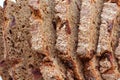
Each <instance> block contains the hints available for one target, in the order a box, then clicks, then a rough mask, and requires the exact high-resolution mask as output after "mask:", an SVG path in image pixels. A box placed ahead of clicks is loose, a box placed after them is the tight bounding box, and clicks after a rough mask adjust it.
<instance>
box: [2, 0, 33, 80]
mask: <svg viewBox="0 0 120 80" xmlns="http://www.w3.org/2000/svg"><path fill="white" fill-rule="evenodd" d="M21 3H22V4H21ZM4 9H5V12H4V16H5V24H4V25H5V26H4V30H3V32H4V39H5V49H6V52H5V58H6V61H8V60H10V61H11V62H12V61H13V62H15V63H13V64H16V61H17V64H16V65H10V66H11V67H10V69H9V73H10V75H11V76H12V78H13V79H15V80H21V79H22V80H33V79H32V76H31V75H32V72H30V71H29V68H28V66H29V64H32V63H33V61H34V59H33V56H32V50H31V47H30V43H29V42H30V38H31V37H30V33H29V27H30V26H29V17H30V15H31V11H30V8H29V6H28V4H27V0H17V1H16V3H15V2H12V1H10V0H6V1H5V5H4ZM23 14H24V15H23ZM26 22H27V23H26ZM8 64H9V63H8ZM13 74H14V75H13ZM28 76H29V77H28Z"/></svg>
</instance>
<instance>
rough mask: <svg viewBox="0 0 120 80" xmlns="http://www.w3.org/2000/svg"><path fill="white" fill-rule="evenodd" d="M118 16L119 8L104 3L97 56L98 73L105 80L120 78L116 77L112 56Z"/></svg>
mask: <svg viewBox="0 0 120 80" xmlns="http://www.w3.org/2000/svg"><path fill="white" fill-rule="evenodd" d="M119 14H120V11H119V6H118V5H117V4H116V3H112V2H105V3H104V7H103V11H102V14H101V25H100V36H99V41H98V46H97V55H98V56H100V59H99V64H100V72H101V74H102V77H103V79H105V80H116V79H118V78H120V76H118V75H119V71H118V69H117V68H118V65H117V63H116V59H115V56H114V45H115V44H116V38H117V37H116V36H115V35H116V33H117V27H119V20H118V18H119V17H120V16H119ZM113 35H114V36H113ZM113 40H115V41H113ZM111 44H112V45H111Z"/></svg>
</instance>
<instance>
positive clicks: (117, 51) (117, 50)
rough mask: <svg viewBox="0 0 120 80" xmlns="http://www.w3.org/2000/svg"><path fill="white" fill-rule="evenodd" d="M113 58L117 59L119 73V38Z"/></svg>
mask: <svg viewBox="0 0 120 80" xmlns="http://www.w3.org/2000/svg"><path fill="white" fill-rule="evenodd" d="M115 57H116V58H117V62H118V69H119V71H120V38H119V42H118V46H117V48H116V50H115Z"/></svg>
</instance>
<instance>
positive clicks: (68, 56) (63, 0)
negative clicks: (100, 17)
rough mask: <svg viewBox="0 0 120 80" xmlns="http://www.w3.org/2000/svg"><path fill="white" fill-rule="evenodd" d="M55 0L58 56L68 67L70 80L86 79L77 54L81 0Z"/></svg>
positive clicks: (67, 71) (67, 74) (67, 75)
mask: <svg viewBox="0 0 120 80" xmlns="http://www.w3.org/2000/svg"><path fill="white" fill-rule="evenodd" d="M55 1H56V6H55V11H56V15H55V17H56V20H57V21H56V33H57V40H56V49H57V50H58V57H59V58H60V60H61V63H62V64H63V65H64V67H65V68H66V71H65V72H66V77H67V79H68V80H84V77H83V74H82V72H81V69H82V68H81V65H79V64H80V63H79V62H80V60H78V59H77V55H76V46H77V32H78V31H77V28H78V23H79V12H80V0H59V1H58V0H55Z"/></svg>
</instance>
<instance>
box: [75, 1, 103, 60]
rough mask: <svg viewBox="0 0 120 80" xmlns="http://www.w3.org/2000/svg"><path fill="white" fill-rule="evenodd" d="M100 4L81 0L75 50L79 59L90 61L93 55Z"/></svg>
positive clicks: (99, 2) (100, 2)
mask: <svg viewBox="0 0 120 80" xmlns="http://www.w3.org/2000/svg"><path fill="white" fill-rule="evenodd" d="M102 3H103V0H82V5H81V11H80V25H79V30H78V31H79V32H78V48H77V53H78V55H80V57H81V58H84V59H91V58H92V56H93V55H94V53H95V50H96V44H97V39H98V29H99V23H100V19H99V16H100V12H101V8H102ZM93 36H94V37H93Z"/></svg>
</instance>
